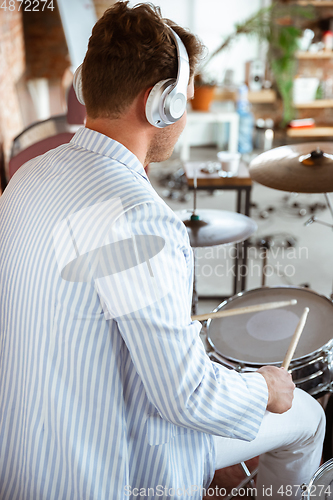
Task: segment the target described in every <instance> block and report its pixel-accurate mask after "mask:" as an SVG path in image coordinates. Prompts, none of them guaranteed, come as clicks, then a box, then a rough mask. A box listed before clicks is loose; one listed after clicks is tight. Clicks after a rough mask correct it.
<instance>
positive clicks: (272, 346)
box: [207, 287, 333, 366]
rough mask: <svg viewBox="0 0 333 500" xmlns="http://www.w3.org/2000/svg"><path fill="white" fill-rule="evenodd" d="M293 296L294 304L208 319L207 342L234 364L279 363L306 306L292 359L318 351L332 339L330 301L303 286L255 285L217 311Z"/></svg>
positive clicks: (287, 298) (286, 298) (290, 298)
mask: <svg viewBox="0 0 333 500" xmlns="http://www.w3.org/2000/svg"><path fill="white" fill-rule="evenodd" d="M292 299H296V300H297V304H296V305H294V306H288V307H285V308H280V309H271V310H268V311H261V312H257V313H251V314H242V315H239V316H229V317H226V318H215V319H211V320H209V321H208V324H207V326H208V328H207V330H208V331H207V337H208V341H209V342H210V344H211V345H212V347H213V348H214V350H215V352H217V353H218V354H220V355H221V356H223V357H225V358H228V359H229V360H232V361H236V362H237V363H240V364H242V363H244V364H250V365H252V364H253V365H259V366H262V365H267V364H277V365H279V364H281V363H282V361H283V359H284V357H285V354H286V352H287V349H288V347H289V343H290V340H291V337H292V336H293V334H294V331H295V329H296V326H297V324H298V321H299V319H300V317H301V315H302V312H303V310H304V308H305V307H309V309H310V311H309V314H308V318H307V322H306V324H305V327H304V330H303V333H302V336H301V338H300V341H299V343H298V346H297V348H296V351H295V355H294V358H293V359H294V360H298V359H302V358H304V357H306V356H308V355H310V354H312V353H314V352H316V351H320V349H321V348H322V347H323V346H324V345H326V344H327V343H329V342H330V341H331V338H332V323H333V304H332V302H331V301H330V300H328V299H327V298H326V297H324V296H322V295H319V294H317V293H315V292H313V291H311V290H308V289H306V288H297V287H276V288H268V287H267V288H258V289H255V290H250V291H248V292H242V293H240V294H238V295H236V296H235V297H232V298H231V299H229V300H227V301H226V302H223V303H222V304H221V305H220V306H219V307H218V308H217V309H216V310H221V311H222V310H226V309H233V308H236V307H244V306H250V305H258V304H262V303H266V302H276V301H282V300H292Z"/></svg>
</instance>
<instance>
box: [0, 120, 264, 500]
mask: <svg viewBox="0 0 333 500" xmlns="http://www.w3.org/2000/svg"><path fill="white" fill-rule="evenodd" d="M115 200H117V201H116V202H115ZM119 207H121V209H120V208H119ZM112 208H114V210H112ZM78 214H79V215H78ZM80 214H81V215H80ZM82 214H85V216H86V215H87V214H88V218H87V219H84V218H83V219H82V217H81V216H82ZM79 216H80V217H81V218H80V217H79ZM64 221H71V224H70V226H69V227H70V229H71V231H72V232H70V233H68V232H67V229H66V227H68V226H65V225H64ZM82 221H84V223H83V224H82ZM68 234H70V235H72V236H73V235H74V241H75V246H74V247H73V246H71V244H70V243H68V241H70V242H71V241H73V240H68ZM142 235H144V236H147V235H148V236H154V237H155V238H157V237H158V238H160V239H158V240H157V239H155V240H145V245H146V246H145V251H146V252H147V255H149V260H148V262H142V263H140V262H141V261H140V262H139V263H138V266H134V267H131V268H130V269H127V267H128V266H127V267H126V266H125V267H121V269H122V270H124V272H119V269H120V268H119V267H116V268H113V271H112V272H113V274H112V273H111V274H107V273H104V274H103V273H102V274H101V273H100V274H98V275H96V273H95V274H94V273H93V272H92V274H91V276H90V275H89V279H87V280H83V281H79V280H77V279H72V280H70V279H63V278H62V275H61V272H62V269H63V268H64V266H66V265H67V264H68V262H72V261H73V259H74V260H75V256H76V255H78V254H80V255H81V254H85V255H90V254H89V252H93V251H94V250H96V248H100V247H101V246H103V245H104V247H106V248H109V249H114V248H116V247H114V246H112V245H115V244H116V243H117V242H120V241H123V239H124V238H132V239H133V241H134V242H138V241H140V240H139V239H138V238H139V237H142ZM162 240H163V241H164V242H165V244H164V245H163V248H162V249H161V246H160V245H159V243H158V244H157V243H156V242H160V241H162ZM131 241H132V240H131ZM66 245H67V246H66ZM0 248H1V252H0V329H1V330H0V499H1V500H42V499H43V500H53V499H54V500H65V499H66V500H88V499H94V500H97V499H98V500H105V499H114V500H119V499H126V498H130V497H132V498H138V497H139V498H140V495H139V496H137V495H135V494H134V493H133V489H134V488H139V489H140V488H142V489H143V490H142V493H143V491H144V489H145V488H146V489H148V488H151V489H154V488H155V490H156V488H157V487H158V486H160V487H161V488H162V487H163V488H164V489H165V490H164V491H165V493H163V494H162V495H159V496H158V498H165V499H166V498H170V495H169V493H168V491H169V490H170V488H185V490H186V489H188V488H190V487H192V486H193V488H192V490H191V491H192V492H193V495H192V496H191V498H193V499H197V500H198V499H199V498H201V493H200V487H201V486H207V485H208V484H209V481H210V479H211V477H212V474H213V472H214V450H213V448H212V447H213V443H212V439H211V436H210V435H211V434H217V435H220V436H227V437H235V438H239V439H244V440H251V439H253V438H254V437H255V436H256V434H257V431H258V429H259V426H260V422H261V419H262V416H263V413H264V411H265V407H266V401H267V387H266V383H265V381H264V379H263V377H262V376H261V375H259V374H248V375H240V374H238V373H235V372H232V371H229V370H227V369H225V368H224V367H222V366H219V365H217V364H213V363H212V362H211V361H210V360H209V359H208V357H207V356H206V353H205V351H204V348H203V345H202V342H201V340H200V337H199V331H200V325H199V323H197V322H191V318H190V304H191V293H192V252H191V249H190V246H189V242H188V237H187V233H186V229H185V227H184V226H183V224H182V222H181V221H180V220H179V219H178V218H177V217H176V216H175V215H174V214H173V212H172V211H171V210H170V209H169V208H168V207H167V206H166V205H165V204H164V202H163V201H162V200H161V199H160V198H159V197H158V195H157V194H156V192H155V191H154V190H153V188H152V187H151V185H150V183H149V181H148V179H147V178H146V176H145V173H144V170H143V167H142V165H141V164H140V163H139V162H138V160H137V158H136V157H135V156H134V155H133V154H132V153H131V152H129V151H128V150H127V149H126V148H124V146H122V145H121V144H118V143H117V142H115V141H113V140H112V139H110V138H108V137H105V136H103V135H101V134H99V133H97V132H94V131H92V130H88V129H84V128H83V129H80V130H79V131H78V133H77V134H76V135H75V137H74V138H73V139H72V141H71V143H69V144H67V145H63V146H60V147H58V148H57V149H55V150H52V151H50V152H48V153H46V155H43V156H41V157H38V158H36V159H34V160H32V161H30V162H29V163H27V164H26V165H24V166H23V167H21V169H20V170H19V171H18V172H17V173H16V174H15V176H14V177H13V179H12V180H11V181H10V183H9V185H8V187H7V189H6V190H5V192H4V194H3V195H2V197H1V198H0ZM73 248H74V249H76V251H77V252H78V253H77V254H75V252H74V253H73ZM120 248H122V249H123V247H120ZM131 248H132V247H131ZM122 251H123V255H122V254H119V255H117V256H116V257H117V259H116V260H117V262H118V261H121V262H131V259H129V258H128V257H129V256H127V257H126V248H125V250H122ZM66 252H67V253H66ZM94 255H95V254H94ZM137 256H138V258H139V257H140V248H139V249H138V254H137ZM113 257H114V256H112V258H113ZM103 258H104V260H106V259H105V255H103ZM66 259H67V260H66ZM139 260H140V259H139ZM141 260H142V259H141ZM84 262H86V261H84ZM79 264H80V265H81V261H80V262H79ZM88 264H89V265H90V261H89V260H88ZM117 265H118V264H117ZM131 265H132V264H131ZM125 268H126V269H125ZM67 269H69V268H67ZM103 269H104V268H103ZM114 269H116V271H114ZM110 272H111V271H110ZM80 273H81V271H80ZM80 273H79V276H82V274H80ZM75 276H77V274H75ZM84 276H86V275H84ZM67 277H68V276H67ZM195 486H198V490H197V492H195ZM168 489H169V490H168ZM136 491H137V490H136ZM151 491H152V490H151ZM156 491H157V490H156ZM158 491H162V490H161V489H160V490H158ZM187 491H188V490H187ZM131 492H132V494H131ZM141 497H142V498H154V495H152V494H150V495H148V496H146V497H145V496H144V495H143V494H142V495H141ZM156 497H157V495H156Z"/></svg>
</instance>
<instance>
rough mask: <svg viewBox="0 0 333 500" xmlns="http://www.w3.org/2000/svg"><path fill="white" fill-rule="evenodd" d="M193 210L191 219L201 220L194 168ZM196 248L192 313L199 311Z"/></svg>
mask: <svg viewBox="0 0 333 500" xmlns="http://www.w3.org/2000/svg"><path fill="white" fill-rule="evenodd" d="M193 188H194V189H193V212H192V215H191V220H199V215H198V214H197V213H196V210H197V188H198V181H197V170H196V168H195V169H194V177H193ZM195 252H196V248H194V250H193V295H192V315H193V316H194V315H196V314H197V313H198V300H199V298H198V292H197V278H196V254H195Z"/></svg>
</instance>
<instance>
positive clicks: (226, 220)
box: [176, 209, 257, 248]
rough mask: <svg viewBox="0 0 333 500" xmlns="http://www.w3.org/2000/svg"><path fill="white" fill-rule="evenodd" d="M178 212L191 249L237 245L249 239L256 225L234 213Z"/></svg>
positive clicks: (221, 211) (223, 211)
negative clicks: (185, 229)
mask: <svg viewBox="0 0 333 500" xmlns="http://www.w3.org/2000/svg"><path fill="white" fill-rule="evenodd" d="M195 213H196V215H195V216H194V217H193V211H192V210H179V211H177V212H176V214H177V215H178V217H180V219H181V220H182V221H183V222H184V224H185V226H186V227H187V231H188V234H189V237H190V243H191V246H192V247H193V248H197V247H210V246H215V245H226V244H229V243H239V242H240V241H244V240H246V239H247V238H249V237H250V236H251V235H252V234H253V233H254V232H255V231H256V230H257V224H256V223H255V222H254V221H253V220H252V219H250V217H247V216H246V215H242V214H239V213H236V212H228V211H226V210H210V209H204V210H197V211H196V212H195Z"/></svg>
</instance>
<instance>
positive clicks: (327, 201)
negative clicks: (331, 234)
mask: <svg viewBox="0 0 333 500" xmlns="http://www.w3.org/2000/svg"><path fill="white" fill-rule="evenodd" d="M324 196H325V200H326V205H327V208H328V210H329V211H330V214H331V216H332V218H333V205H332V202H331V199H330V197H329V196H328V193H324ZM313 222H317V223H318V224H322V225H323V226H328V227H330V228H332V229H333V224H329V223H328V222H325V221H323V220H319V219H317V217H315V216H314V215H313V216H312V217H310V219H309V220H307V221H306V222H305V223H304V226H309V225H310V224H312V223H313Z"/></svg>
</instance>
